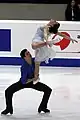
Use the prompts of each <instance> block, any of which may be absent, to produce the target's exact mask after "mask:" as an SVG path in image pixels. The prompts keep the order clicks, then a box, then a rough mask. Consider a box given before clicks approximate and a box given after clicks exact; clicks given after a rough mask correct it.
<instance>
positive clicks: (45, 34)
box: [32, 19, 77, 84]
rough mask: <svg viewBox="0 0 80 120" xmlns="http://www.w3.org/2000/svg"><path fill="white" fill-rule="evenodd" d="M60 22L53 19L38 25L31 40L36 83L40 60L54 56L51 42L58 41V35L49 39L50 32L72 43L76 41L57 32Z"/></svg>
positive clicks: (46, 59)
mask: <svg viewBox="0 0 80 120" xmlns="http://www.w3.org/2000/svg"><path fill="white" fill-rule="evenodd" d="M59 26H60V24H59V23H58V22H57V21H55V20H52V19H51V20H50V22H49V23H48V24H46V25H44V26H40V27H39V28H38V29H37V32H36V34H35V36H34V38H33V40H32V48H33V49H34V50H35V72H34V77H35V81H34V84H36V83H37V82H38V81H39V79H38V80H37V76H38V75H39V66H40V63H41V62H42V61H45V62H46V63H48V60H49V58H50V59H53V58H54V57H55V55H56V54H55V51H54V50H53V49H52V48H51V47H52V45H53V44H55V43H56V42H59V41H60V38H59V37H55V38H54V39H53V40H51V41H49V36H50V35H51V34H57V35H58V36H61V37H63V38H66V39H69V40H71V41H72V43H74V42H77V41H76V40H73V39H72V38H70V37H68V36H66V35H64V34H62V33H60V32H58V28H59Z"/></svg>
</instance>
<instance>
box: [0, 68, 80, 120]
mask: <svg viewBox="0 0 80 120" xmlns="http://www.w3.org/2000/svg"><path fill="white" fill-rule="evenodd" d="M19 78H20V70H19V66H18V67H17V66H13V67H12V66H0V112H1V111H2V110H4V109H5V97H4V90H5V89H6V88H7V87H8V86H9V85H11V84H12V83H15V82H16V81H18V80H19ZM40 79H41V80H40V81H41V82H43V83H46V84H47V85H49V86H50V87H51V88H52V89H53V91H52V94H51V97H50V99H49V104H48V108H49V109H50V110H51V113H50V114H38V113H37V108H38V106H39V104H40V102H41V99H42V95H43V93H41V92H38V91H35V90H32V89H23V90H20V91H18V92H16V93H15V94H14V96H13V106H14V113H13V115H12V116H11V115H7V116H4V115H2V116H1V115H0V120H80V68H55V67H52V68H51V67H41V68H40Z"/></svg>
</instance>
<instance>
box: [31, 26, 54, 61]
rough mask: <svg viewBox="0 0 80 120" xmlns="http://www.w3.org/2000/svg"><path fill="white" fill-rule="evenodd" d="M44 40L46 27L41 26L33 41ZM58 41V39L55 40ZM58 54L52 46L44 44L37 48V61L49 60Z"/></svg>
mask: <svg viewBox="0 0 80 120" xmlns="http://www.w3.org/2000/svg"><path fill="white" fill-rule="evenodd" d="M42 41H44V27H39V28H38V29H37V32H36V34H35V36H34V38H33V39H32V42H42ZM55 41H56V40H55ZM55 56H56V52H55V51H54V50H53V48H52V47H48V46H44V47H40V48H37V49H36V50H35V61H37V62H43V61H44V62H46V63H48V62H49V59H50V60H52V59H54V57H55Z"/></svg>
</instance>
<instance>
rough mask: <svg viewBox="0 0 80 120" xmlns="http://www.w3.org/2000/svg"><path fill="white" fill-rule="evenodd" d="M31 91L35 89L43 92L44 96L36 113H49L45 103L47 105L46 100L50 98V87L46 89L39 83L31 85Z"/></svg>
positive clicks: (45, 86)
mask: <svg viewBox="0 0 80 120" xmlns="http://www.w3.org/2000/svg"><path fill="white" fill-rule="evenodd" d="M32 88H33V89H36V90H38V91H43V92H44V95H43V98H42V101H41V104H40V106H39V108H38V112H39V113H40V112H41V111H44V112H50V111H49V110H48V109H47V103H48V100H49V97H50V94H51V91H52V89H51V88H50V87H48V86H47V85H45V84H43V83H40V82H38V83H37V84H35V85H33V87H32Z"/></svg>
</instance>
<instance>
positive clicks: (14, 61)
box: [0, 57, 80, 67]
mask: <svg viewBox="0 0 80 120" xmlns="http://www.w3.org/2000/svg"><path fill="white" fill-rule="evenodd" d="M33 59H34V58H33ZM22 62H23V61H22V59H21V58H20V57H0V65H16V66H21V64H22ZM41 66H55V67H80V59H71V58H70V59H69V58H54V59H53V60H52V61H49V63H48V64H46V63H45V62H42V63H41Z"/></svg>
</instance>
